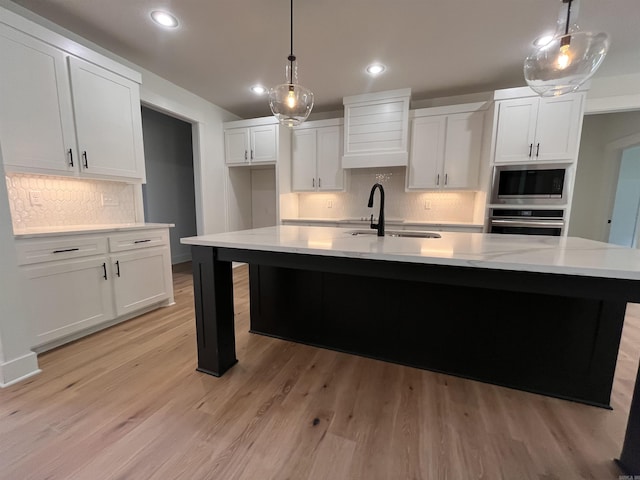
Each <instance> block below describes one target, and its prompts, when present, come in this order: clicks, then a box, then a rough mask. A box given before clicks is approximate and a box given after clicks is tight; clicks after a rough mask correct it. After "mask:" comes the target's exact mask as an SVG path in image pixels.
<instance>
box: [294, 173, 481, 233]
mask: <svg viewBox="0 0 640 480" xmlns="http://www.w3.org/2000/svg"><path fill="white" fill-rule="evenodd" d="M376 182H378V183H381V184H382V185H383V186H384V191H385V216H386V218H387V219H402V220H407V221H418V222H440V221H441V222H472V221H473V215H474V206H475V200H476V192H468V191H460V192H406V191H405V168H403V167H392V168H376V169H369V168H365V169H354V170H351V174H350V181H349V183H348V187H347V190H348V191H347V192H338V193H300V194H299V196H298V208H299V216H300V218H336V219H338V218H361V217H367V218H368V217H369V215H370V214H371V213H374V214H375V215H376V216H377V212H378V210H377V205H378V201H379V200H378V198H379V193H376V200H375V207H374V210H375V211H374V212H372V210H371V209H370V208H367V201H368V200H369V192H370V191H371V187H372V186H373V184H374V183H376ZM425 203H426V204H427V207H428V208H425ZM329 205H330V206H329Z"/></svg>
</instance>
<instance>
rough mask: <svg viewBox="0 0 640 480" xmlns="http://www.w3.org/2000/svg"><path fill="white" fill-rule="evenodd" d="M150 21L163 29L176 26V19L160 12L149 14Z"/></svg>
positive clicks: (155, 11)
mask: <svg viewBox="0 0 640 480" xmlns="http://www.w3.org/2000/svg"><path fill="white" fill-rule="evenodd" d="M151 19H152V20H153V21H154V22H156V23H157V24H158V25H162V26H163V27H169V28H176V27H177V26H178V19H177V18H176V17H174V16H173V15H171V14H170V13H167V12H163V11H161V10H154V11H153V12H151Z"/></svg>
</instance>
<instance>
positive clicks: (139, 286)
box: [16, 228, 173, 351]
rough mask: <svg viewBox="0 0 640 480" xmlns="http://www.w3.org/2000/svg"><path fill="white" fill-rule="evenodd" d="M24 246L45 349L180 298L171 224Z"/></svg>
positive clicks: (37, 343)
mask: <svg viewBox="0 0 640 480" xmlns="http://www.w3.org/2000/svg"><path fill="white" fill-rule="evenodd" d="M16 251H17V257H18V261H19V262H20V263H21V264H22V267H21V268H22V271H23V273H24V275H25V277H26V278H27V280H28V285H29V292H30V302H29V303H30V309H31V311H30V312H31V319H32V322H33V324H32V328H31V332H32V335H33V339H32V343H33V345H32V346H33V347H35V348H37V349H38V350H39V351H44V350H47V349H48V348H52V347H55V346H58V345H61V344H63V343H66V342H67V341H70V340H74V339H76V338H79V337H81V336H83V335H84V334H88V333H92V332H93V331H96V330H99V329H100V328H104V326H108V325H110V324H112V323H116V322H118V321H121V320H126V319H128V318H131V317H132V316H134V315H135V313H136V312H142V311H143V310H145V309H148V308H150V307H153V306H154V305H158V306H159V305H160V304H161V303H170V302H172V301H173V283H172V275H171V255H170V253H169V252H170V251H169V232H168V229H158V228H156V229H153V230H136V231H135V232H121V233H116V232H106V233H104V234H91V235H66V236H59V237H45V238H35V239H24V240H17V241H16ZM101 324H102V325H103V327H101V326H100V325H101Z"/></svg>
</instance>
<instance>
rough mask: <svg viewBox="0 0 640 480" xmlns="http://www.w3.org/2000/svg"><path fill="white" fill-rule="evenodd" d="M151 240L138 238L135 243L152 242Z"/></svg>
mask: <svg viewBox="0 0 640 480" xmlns="http://www.w3.org/2000/svg"><path fill="white" fill-rule="evenodd" d="M150 241H151V240H136V241H135V242H133V243H147V242H150Z"/></svg>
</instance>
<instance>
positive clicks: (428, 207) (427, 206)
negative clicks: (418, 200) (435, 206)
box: [424, 200, 431, 210]
mask: <svg viewBox="0 0 640 480" xmlns="http://www.w3.org/2000/svg"><path fill="white" fill-rule="evenodd" d="M424 209H425V210H431V200H425V201H424Z"/></svg>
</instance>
